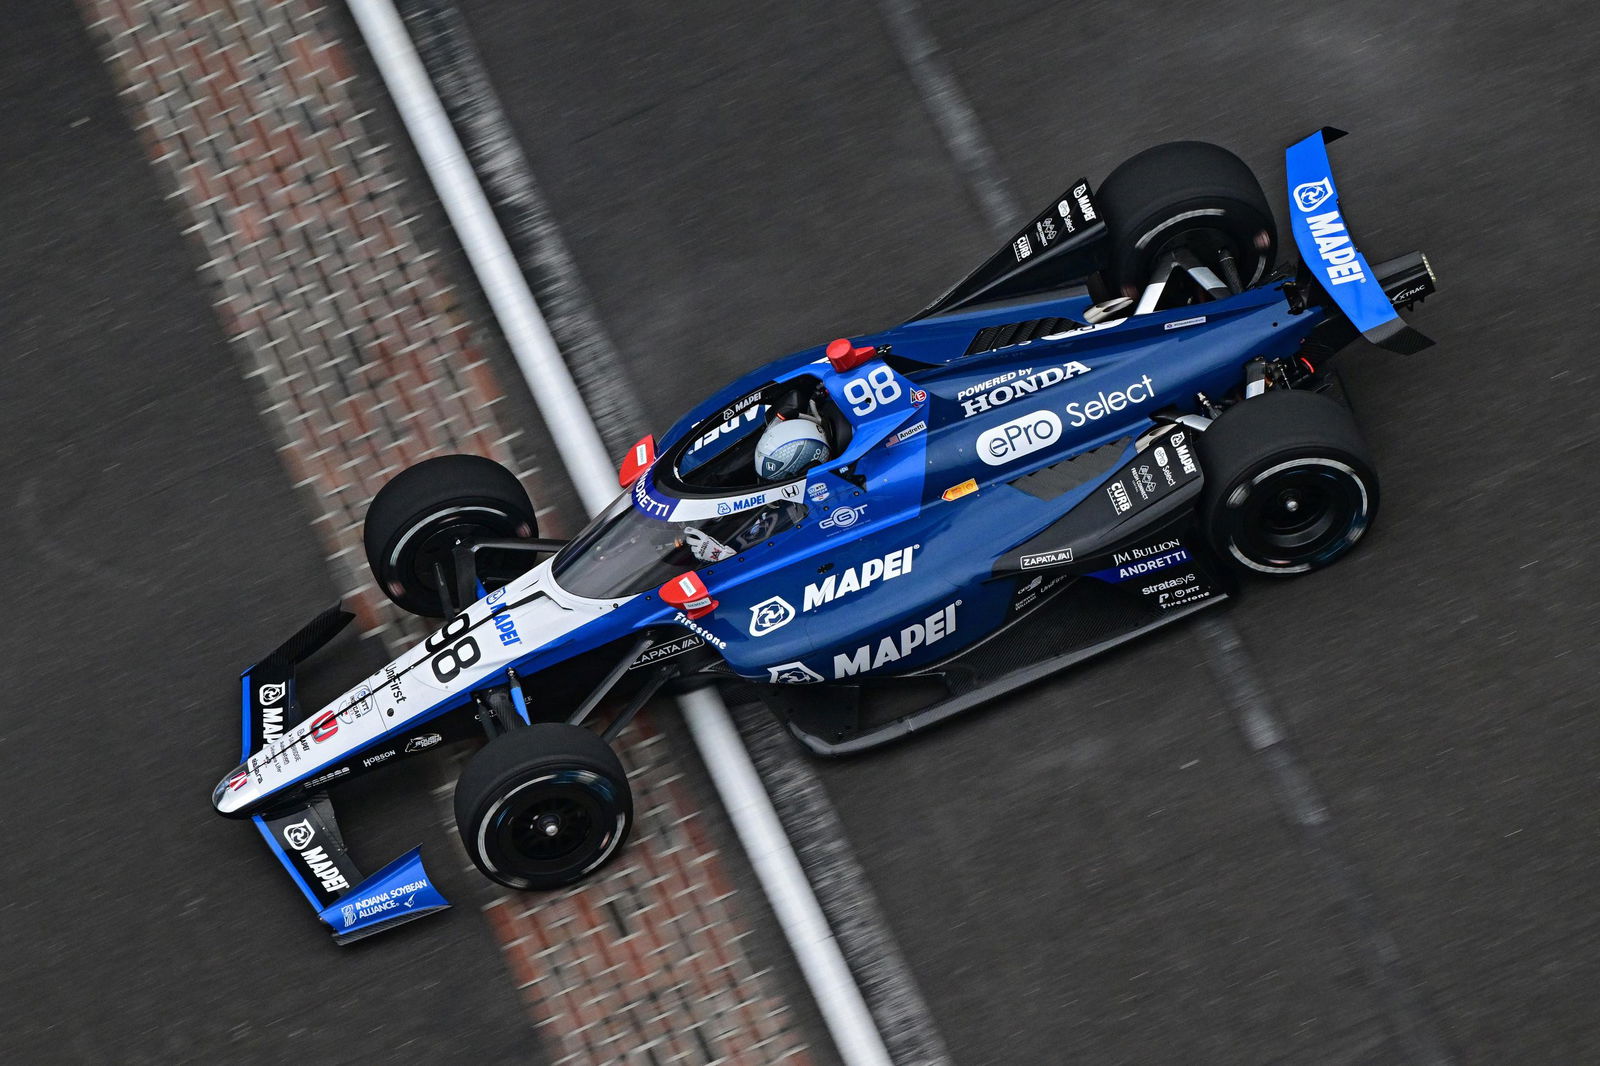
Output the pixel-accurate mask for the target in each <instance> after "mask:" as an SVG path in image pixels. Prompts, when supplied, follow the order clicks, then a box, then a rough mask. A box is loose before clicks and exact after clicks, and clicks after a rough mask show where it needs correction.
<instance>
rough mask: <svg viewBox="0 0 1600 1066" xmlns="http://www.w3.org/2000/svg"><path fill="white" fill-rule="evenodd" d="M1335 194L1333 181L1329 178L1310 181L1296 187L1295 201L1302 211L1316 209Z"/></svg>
mask: <svg viewBox="0 0 1600 1066" xmlns="http://www.w3.org/2000/svg"><path fill="white" fill-rule="evenodd" d="M1332 195H1333V182H1332V181H1330V180H1329V179H1327V178H1323V179H1322V180H1321V181H1308V182H1306V183H1305V184H1303V185H1296V186H1295V187H1294V202H1295V204H1296V205H1297V206H1298V207H1299V208H1300V210H1302V211H1307V212H1310V211H1315V210H1316V209H1317V208H1319V207H1321V206H1322V203H1323V201H1324V200H1326V199H1327V198H1328V197H1330V196H1332Z"/></svg>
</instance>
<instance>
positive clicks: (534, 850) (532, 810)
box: [478, 770, 627, 885]
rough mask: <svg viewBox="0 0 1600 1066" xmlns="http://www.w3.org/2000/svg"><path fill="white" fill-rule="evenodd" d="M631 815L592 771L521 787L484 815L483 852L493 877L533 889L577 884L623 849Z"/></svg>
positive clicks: (557, 774)
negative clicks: (622, 844)
mask: <svg viewBox="0 0 1600 1066" xmlns="http://www.w3.org/2000/svg"><path fill="white" fill-rule="evenodd" d="M626 821H627V815H626V813H625V812H624V811H623V810H622V809H621V804H620V803H619V801H618V796H617V791H616V788H615V787H614V786H613V784H612V782H611V781H610V780H609V779H608V778H606V777H604V776H603V775H601V774H598V773H595V772H593V771H591V770H560V771H553V772H548V773H543V774H540V775H539V776H537V777H535V778H532V779H531V780H528V781H524V782H520V783H518V784H516V785H515V786H514V787H512V788H511V789H510V790H509V791H507V792H506V794H505V795H504V796H502V797H501V798H500V799H499V800H498V801H496V802H495V804H494V805H493V806H492V807H491V808H490V809H489V811H488V812H487V814H486V815H485V817H484V819H483V822H482V823H481V827H480V829H479V833H478V841H479V852H480V854H481V855H482V857H483V859H484V861H485V863H486V864H487V865H488V866H489V867H490V869H491V871H492V872H494V873H497V874H499V875H501V876H503V877H505V878H508V879H512V880H517V881H522V882H526V883H530V884H545V885H548V884H552V883H564V882H567V881H573V880H577V879H578V878H581V877H582V876H583V875H584V874H586V873H588V872H589V871H591V870H593V869H595V868H596V867H597V866H599V865H600V864H601V863H602V862H604V861H605V860H606V859H607V858H609V857H610V855H611V853H612V852H613V851H615V850H616V848H617V846H618V845H619V844H620V843H621V840H622V833H623V830H624V828H625V826H626Z"/></svg>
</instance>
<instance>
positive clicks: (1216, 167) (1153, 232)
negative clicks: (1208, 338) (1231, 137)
mask: <svg viewBox="0 0 1600 1066" xmlns="http://www.w3.org/2000/svg"><path fill="white" fill-rule="evenodd" d="M1095 203H1096V204H1097V205H1098V206H1099V208H1100V213H1101V215H1102V216H1103V217H1104V218H1105V221H1106V229H1107V231H1108V233H1107V241H1106V246H1107V248H1108V249H1109V251H1110V255H1109V265H1108V267H1107V270H1106V281H1107V282H1108V284H1109V287H1110V288H1111V290H1112V291H1113V292H1120V293H1122V294H1123V295H1125V296H1132V297H1137V296H1138V295H1139V292H1140V290H1141V289H1143V288H1144V286H1145V284H1146V283H1147V282H1148V281H1149V279H1150V275H1151V273H1152V271H1154V269H1155V267H1156V263H1157V260H1158V259H1159V258H1160V257H1161V256H1162V255H1164V254H1166V253H1168V252H1171V251H1175V250H1177V249H1178V248H1189V249H1190V250H1192V251H1195V252H1196V253H1197V254H1199V256H1200V258H1201V259H1202V261H1206V262H1208V263H1209V262H1210V261H1211V260H1212V259H1213V258H1214V257H1215V255H1216V252H1217V250H1218V247H1219V246H1226V247H1227V248H1228V250H1229V251H1230V252H1231V253H1232V255H1233V257H1234V260H1235V262H1236V264H1237V269H1238V273H1239V281H1240V283H1241V284H1242V285H1243V287H1244V288H1249V287H1250V286H1251V285H1253V284H1254V283H1256V282H1258V281H1260V280H1261V279H1262V278H1263V277H1265V276H1266V275H1267V273H1268V272H1270V271H1271V270H1272V267H1273V264H1274V262H1275V260H1276V256H1277V244H1278V237H1277V226H1276V225H1275V224H1274V222H1273V221H1272V209H1271V208H1270V207H1268V206H1267V198H1266V196H1265V195H1264V194H1263V193H1262V191H1261V183H1260V182H1259V181H1257V180H1256V176H1255V175H1254V174H1253V173H1251V172H1250V168H1249V167H1248V166H1246V165H1245V163H1244V161H1243V160H1241V159H1240V158H1239V157H1238V156H1236V155H1234V154H1233V153H1232V152H1230V151H1228V150H1227V149H1226V148H1222V147H1219V146H1218V145H1215V144H1208V143H1207V142H1205V141H1172V142H1170V143H1168V144H1158V145H1156V146H1155V147H1154V148H1146V149H1145V150H1144V151H1142V152H1140V153H1139V154H1138V155H1136V156H1134V157H1133V158H1131V159H1129V160H1127V161H1126V162H1125V163H1123V164H1122V165H1121V166H1119V167H1117V169H1115V170H1113V171H1112V172H1111V175H1110V176H1109V177H1107V178H1106V180H1105V182H1104V183H1103V184H1101V186H1100V189H1099V191H1098V192H1097V194H1096V196H1095Z"/></svg>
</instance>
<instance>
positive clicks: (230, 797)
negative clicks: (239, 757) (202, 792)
mask: <svg viewBox="0 0 1600 1066" xmlns="http://www.w3.org/2000/svg"><path fill="white" fill-rule="evenodd" d="M249 785H250V771H249V770H248V769H246V768H245V766H244V765H243V764H240V766H239V768H238V769H237V770H235V771H233V772H232V773H231V774H229V775H228V776H227V777H224V778H223V779H222V780H221V781H218V782H217V787H216V788H214V789H212V790H211V805H212V806H213V807H215V808H216V809H217V811H218V812H219V813H221V814H237V813H238V812H239V809H240V808H241V807H243V806H244V805H245V803H246V802H247V801H248V799H249V795H248V793H249V792H250V788H249Z"/></svg>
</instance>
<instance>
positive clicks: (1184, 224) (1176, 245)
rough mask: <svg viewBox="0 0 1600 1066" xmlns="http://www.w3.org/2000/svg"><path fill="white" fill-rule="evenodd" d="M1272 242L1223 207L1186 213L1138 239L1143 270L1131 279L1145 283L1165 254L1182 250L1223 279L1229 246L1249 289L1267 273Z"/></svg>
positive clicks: (1241, 278)
mask: <svg viewBox="0 0 1600 1066" xmlns="http://www.w3.org/2000/svg"><path fill="white" fill-rule="evenodd" d="M1262 237H1266V240H1265V242H1263V241H1262V240H1261V238H1262ZM1271 243H1272V241H1271V237H1270V235H1268V234H1267V233H1266V232H1265V231H1260V232H1255V231H1251V230H1250V227H1249V224H1248V222H1246V221H1244V220H1240V219H1235V218H1232V217H1229V216H1228V215H1227V214H1226V212H1224V211H1223V210H1221V209H1205V210H1197V211H1190V212H1184V213H1182V214H1179V215H1175V216H1173V217H1172V218H1169V219H1166V220H1164V221H1163V222H1162V223H1160V224H1159V225H1157V226H1154V227H1152V228H1151V229H1149V230H1147V231H1146V232H1145V233H1144V234H1142V235H1141V236H1140V237H1139V239H1138V241H1137V242H1135V247H1136V248H1137V250H1138V257H1139V258H1138V262H1139V272H1138V274H1137V276H1136V279H1130V280H1134V281H1136V284H1137V285H1143V283H1144V280H1145V279H1147V278H1148V277H1149V276H1150V273H1151V271H1153V270H1154V269H1155V266H1156V264H1157V263H1158V262H1160V261H1161V259H1162V257H1164V256H1166V255H1169V254H1171V253H1172V252H1175V251H1178V250H1180V249H1181V250H1186V251H1189V252H1192V253H1193V254H1194V255H1195V256H1196V257H1197V258H1198V259H1199V260H1200V261H1201V263H1203V264H1204V265H1205V266H1207V267H1209V268H1211V269H1212V270H1213V271H1214V272H1215V273H1216V274H1217V276H1218V277H1219V278H1220V277H1222V276H1223V273H1224V272H1223V270H1222V268H1221V265H1220V263H1219V261H1218V254H1219V253H1220V251H1221V250H1222V249H1224V248H1226V249H1227V250H1228V252H1229V254H1230V255H1232V256H1233V259H1234V262H1235V264H1236V265H1237V268H1238V271H1239V282H1240V284H1241V285H1242V286H1243V287H1244V288H1246V289H1248V288H1249V287H1250V286H1252V285H1254V284H1255V283H1256V282H1258V281H1260V280H1261V278H1262V276H1263V275H1264V274H1265V273H1266V271H1267V268H1268V266H1269V264H1268V262H1267V256H1266V246H1270V245H1271ZM1263 245H1265V246H1263Z"/></svg>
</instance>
